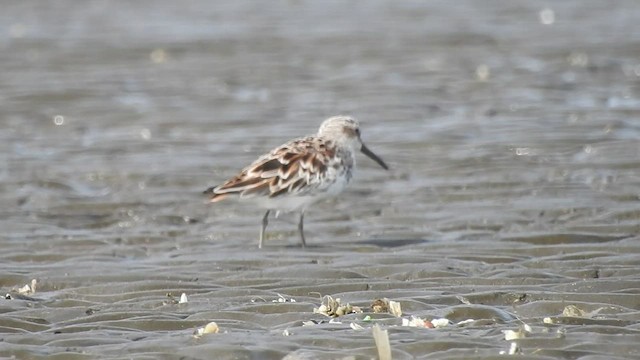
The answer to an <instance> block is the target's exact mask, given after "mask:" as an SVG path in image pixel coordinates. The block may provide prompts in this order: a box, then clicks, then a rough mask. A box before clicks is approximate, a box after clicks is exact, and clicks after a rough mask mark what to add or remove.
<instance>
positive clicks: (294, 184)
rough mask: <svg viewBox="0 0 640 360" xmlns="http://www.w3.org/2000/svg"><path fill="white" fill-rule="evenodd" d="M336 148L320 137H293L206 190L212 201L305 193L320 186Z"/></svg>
mask: <svg viewBox="0 0 640 360" xmlns="http://www.w3.org/2000/svg"><path fill="white" fill-rule="evenodd" d="M334 156H335V149H333V148H332V147H331V144H328V143H327V142H326V141H324V140H323V139H321V138H316V137H306V138H301V139H297V140H293V141H290V142H288V143H286V144H284V145H282V146H279V147H277V148H275V149H274V150H273V151H271V152H270V153H268V154H266V155H263V156H261V157H260V158H259V159H258V160H256V161H255V162H254V163H253V164H251V165H249V166H247V167H246V168H244V169H243V170H242V171H241V172H240V173H239V174H238V175H236V176H234V177H233V178H231V179H229V180H227V181H226V182H224V183H223V184H222V185H219V186H215V187H211V188H209V189H207V190H205V194H209V195H210V201H211V202H217V201H220V200H222V199H224V198H225V197H227V196H229V195H233V194H235V195H240V196H241V197H251V196H267V197H277V196H279V195H282V194H285V193H294V194H304V193H308V192H310V191H313V190H314V189H316V188H317V187H318V184H319V183H320V180H321V179H322V178H323V177H324V175H325V173H326V171H327V164H328V163H329V160H330V159H332V158H333V157H334Z"/></svg>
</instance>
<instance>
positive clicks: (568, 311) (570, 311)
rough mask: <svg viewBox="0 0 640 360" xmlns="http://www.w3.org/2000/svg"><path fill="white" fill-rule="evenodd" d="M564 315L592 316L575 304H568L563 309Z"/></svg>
mask: <svg viewBox="0 0 640 360" xmlns="http://www.w3.org/2000/svg"><path fill="white" fill-rule="evenodd" d="M562 316H567V317H591V314H590V313H588V312H586V311H584V310H582V309H580V308H579V307H577V306H575V305H567V306H565V307H564V309H563V310H562Z"/></svg>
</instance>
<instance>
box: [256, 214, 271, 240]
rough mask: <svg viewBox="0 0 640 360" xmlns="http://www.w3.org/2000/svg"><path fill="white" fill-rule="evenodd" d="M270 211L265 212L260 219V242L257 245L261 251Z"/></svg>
mask: <svg viewBox="0 0 640 360" xmlns="http://www.w3.org/2000/svg"><path fill="white" fill-rule="evenodd" d="M270 212H271V210H267V212H266V213H265V214H264V217H263V218H262V229H260V242H259V243H258V249H262V244H263V243H264V232H265V231H266V230H267V225H269V213H270Z"/></svg>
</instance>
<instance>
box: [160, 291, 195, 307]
mask: <svg viewBox="0 0 640 360" xmlns="http://www.w3.org/2000/svg"><path fill="white" fill-rule="evenodd" d="M188 302H189V299H188V298H187V294H186V293H182V294H181V295H180V297H179V298H176V297H175V296H173V294H172V293H167V300H165V301H163V302H162V304H163V305H176V304H186V303H188Z"/></svg>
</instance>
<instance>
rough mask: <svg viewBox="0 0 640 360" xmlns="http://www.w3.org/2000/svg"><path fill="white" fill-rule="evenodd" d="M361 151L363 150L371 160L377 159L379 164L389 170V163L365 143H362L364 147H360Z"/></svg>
mask: <svg viewBox="0 0 640 360" xmlns="http://www.w3.org/2000/svg"><path fill="white" fill-rule="evenodd" d="M360 151H362V153H363V154H365V155H367V156H368V157H369V158H371V160H373V161H375V162H377V163H378V165H380V166H382V168H383V169H385V170H389V167H388V166H387V164H385V163H384V161H382V159H380V158H379V157H378V155H376V154H374V153H373V152H372V151H371V150H369V148H368V147H366V146H365V145H364V143H363V144H362V147H361V148H360Z"/></svg>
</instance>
